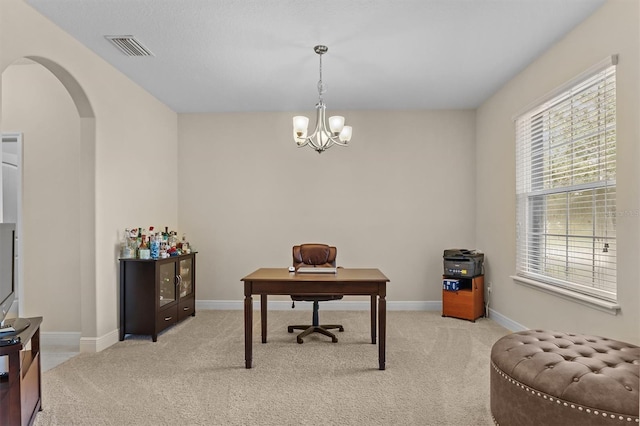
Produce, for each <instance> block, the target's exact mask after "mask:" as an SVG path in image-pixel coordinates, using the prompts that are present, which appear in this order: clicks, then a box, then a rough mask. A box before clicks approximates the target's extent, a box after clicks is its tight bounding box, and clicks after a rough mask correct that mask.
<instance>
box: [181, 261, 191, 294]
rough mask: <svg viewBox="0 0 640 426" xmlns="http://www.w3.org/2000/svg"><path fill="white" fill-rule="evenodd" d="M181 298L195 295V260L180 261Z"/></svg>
mask: <svg viewBox="0 0 640 426" xmlns="http://www.w3.org/2000/svg"><path fill="white" fill-rule="evenodd" d="M179 275H180V297H185V296H189V295H190V294H191V293H193V258H191V257H189V258H186V259H182V260H180V271H179Z"/></svg>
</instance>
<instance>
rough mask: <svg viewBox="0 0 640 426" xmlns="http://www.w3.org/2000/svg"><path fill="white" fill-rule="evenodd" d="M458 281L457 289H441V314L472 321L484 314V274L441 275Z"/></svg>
mask: <svg viewBox="0 0 640 426" xmlns="http://www.w3.org/2000/svg"><path fill="white" fill-rule="evenodd" d="M446 278H455V279H457V280H459V281H460V289H459V290H457V291H451V290H442V316H443V317H454V318H461V319H466V320H469V321H474V322H475V320H476V319H478V318H480V317H483V316H484V275H478V276H475V277H471V278H463V277H452V276H447V275H445V276H443V279H446Z"/></svg>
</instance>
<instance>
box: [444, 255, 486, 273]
mask: <svg viewBox="0 0 640 426" xmlns="http://www.w3.org/2000/svg"><path fill="white" fill-rule="evenodd" d="M442 258H443V263H444V275H447V276H450V277H475V276H478V275H482V274H483V273H484V265H483V263H484V253H481V252H479V251H477V250H468V249H447V250H445V251H444V254H443V255H442Z"/></svg>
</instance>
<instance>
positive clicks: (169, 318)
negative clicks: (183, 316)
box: [156, 305, 178, 332]
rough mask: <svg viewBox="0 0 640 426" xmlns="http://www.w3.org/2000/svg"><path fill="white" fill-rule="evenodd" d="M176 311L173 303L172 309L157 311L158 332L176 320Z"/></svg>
mask: <svg viewBox="0 0 640 426" xmlns="http://www.w3.org/2000/svg"><path fill="white" fill-rule="evenodd" d="M177 314H178V311H177V310H176V307H175V305H173V308H172V309H163V310H161V311H159V312H158V318H157V319H156V328H157V330H158V332H161V331H162V330H164V329H165V328H167V327H169V326H171V325H173V324H175V323H177V322H178V315H177Z"/></svg>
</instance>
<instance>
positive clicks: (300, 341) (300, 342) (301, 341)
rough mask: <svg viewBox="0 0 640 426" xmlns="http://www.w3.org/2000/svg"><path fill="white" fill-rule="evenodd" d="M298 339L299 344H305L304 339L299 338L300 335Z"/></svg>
mask: <svg viewBox="0 0 640 426" xmlns="http://www.w3.org/2000/svg"><path fill="white" fill-rule="evenodd" d="M296 340H297V341H298V344H299V345H301V344H303V343H304V340H302V339H301V338H299V337H298V338H297V339H296Z"/></svg>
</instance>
